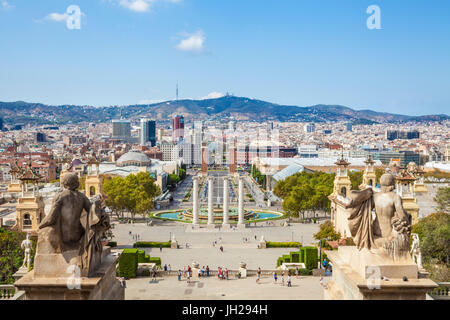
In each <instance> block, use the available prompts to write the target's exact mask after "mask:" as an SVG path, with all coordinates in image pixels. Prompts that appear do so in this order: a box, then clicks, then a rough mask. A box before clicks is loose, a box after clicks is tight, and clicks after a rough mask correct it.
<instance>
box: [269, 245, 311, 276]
mask: <svg viewBox="0 0 450 320" xmlns="http://www.w3.org/2000/svg"><path fill="white" fill-rule="evenodd" d="M318 253H319V250H318V249H317V248H316V247H301V248H300V250H299V251H298V252H297V251H294V252H290V253H289V254H285V255H283V256H282V257H280V258H278V259H277V267H279V266H281V265H282V264H283V263H304V264H305V268H306V269H305V270H309V271H311V274H312V270H313V269H316V268H317V267H318V262H319V257H318ZM305 275H309V273H308V274H305Z"/></svg>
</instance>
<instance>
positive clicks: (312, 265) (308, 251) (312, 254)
mask: <svg viewBox="0 0 450 320" xmlns="http://www.w3.org/2000/svg"><path fill="white" fill-rule="evenodd" d="M302 250H304V251H305V267H306V269H308V270H312V269H316V268H318V262H319V258H318V254H319V250H317V248H316V247H303V248H302Z"/></svg>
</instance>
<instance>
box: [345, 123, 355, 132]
mask: <svg viewBox="0 0 450 320" xmlns="http://www.w3.org/2000/svg"><path fill="white" fill-rule="evenodd" d="M345 128H346V129H347V131H350V132H351V131H353V124H352V123H351V122H347V124H346V125H345Z"/></svg>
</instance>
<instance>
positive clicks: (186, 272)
mask: <svg viewBox="0 0 450 320" xmlns="http://www.w3.org/2000/svg"><path fill="white" fill-rule="evenodd" d="M197 272H198V274H197V275H198V277H199V278H202V277H207V278H208V277H209V274H210V269H209V266H206V268H205V266H203V267H202V268H201V269H198V271H197ZM177 275H178V281H181V278H182V277H183V278H185V279H187V282H188V283H189V282H191V278H192V268H191V266H188V267H187V268H186V267H184V268H183V271H181V270H180V269H179V270H178V274H177Z"/></svg>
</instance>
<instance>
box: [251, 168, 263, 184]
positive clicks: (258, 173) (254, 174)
mask: <svg viewBox="0 0 450 320" xmlns="http://www.w3.org/2000/svg"><path fill="white" fill-rule="evenodd" d="M250 174H251V175H252V177H253V179H255V181H256V182H258V184H259V185H260V186H265V185H266V176H265V175H263V174H261V171H259V170H258V168H257V167H256V166H255V165H253V164H252V166H251V168H250Z"/></svg>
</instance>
